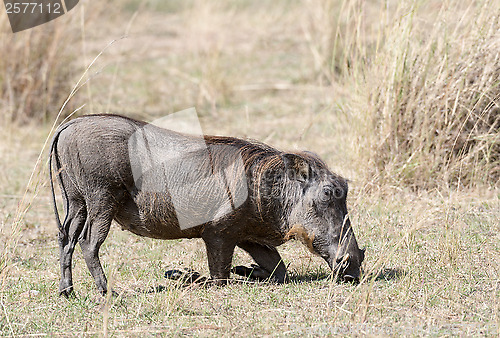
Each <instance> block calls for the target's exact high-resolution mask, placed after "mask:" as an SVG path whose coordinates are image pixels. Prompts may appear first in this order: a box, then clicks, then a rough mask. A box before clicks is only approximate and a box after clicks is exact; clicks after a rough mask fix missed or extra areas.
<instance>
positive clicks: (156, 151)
mask: <svg viewBox="0 0 500 338" xmlns="http://www.w3.org/2000/svg"><path fill="white" fill-rule="evenodd" d="M49 166H50V170H49V171H50V181H51V184H52V195H53V199H54V201H53V202H54V210H55V214H56V221H57V223H58V227H59V235H58V239H59V246H60V267H61V281H60V286H59V291H60V293H61V294H62V295H65V296H68V295H70V294H71V293H72V292H73V281H72V272H71V262H72V255H73V250H74V248H75V245H76V243H77V242H78V243H79V244H80V247H81V248H82V253H83V256H84V258H85V262H86V263H87V267H88V269H89V270H90V273H91V274H92V276H93V277H94V280H95V284H96V286H97V289H98V291H99V292H101V293H106V292H107V281H106V276H105V274H104V271H103V269H102V266H101V263H100V261H99V248H100V246H101V245H102V243H103V242H104V240H105V239H106V236H107V235H108V232H109V229H110V225H111V221H112V220H115V221H116V222H117V223H118V224H119V225H120V226H121V227H122V228H123V229H126V230H129V231H131V232H133V233H135V234H137V235H139V236H146V237H152V238H159V239H178V238H202V239H203V241H204V242H205V245H206V250H207V256H208V266H209V269H210V276H211V279H212V280H213V281H214V283H217V284H223V283H224V282H225V281H227V279H228V278H229V276H230V272H231V262H232V257H233V252H234V249H235V247H236V246H238V247H240V248H241V249H243V250H245V251H246V252H248V253H249V254H250V256H251V257H252V258H253V259H254V260H255V262H256V263H257V265H258V266H257V267H256V268H255V269H254V271H255V275H256V276H260V277H261V278H262V277H266V278H270V279H272V280H274V281H276V282H278V283H283V282H285V281H287V279H288V274H287V270H286V267H285V264H284V263H283V261H282V259H281V257H280V254H279V253H278V251H277V250H276V247H277V246H279V245H281V244H283V243H284V242H285V241H287V240H288V239H290V238H297V239H300V240H302V241H303V242H304V243H305V244H306V245H307V246H308V248H309V249H310V250H311V251H312V252H313V253H315V254H317V255H319V256H321V257H323V258H324V259H325V260H326V262H327V263H328V265H329V266H330V268H331V269H332V270H333V271H334V272H335V273H338V275H339V276H341V278H343V280H345V281H357V280H358V278H359V275H360V266H361V263H362V261H363V258H364V250H360V249H359V248H358V244H357V242H356V238H355V236H354V233H353V231H352V228H351V224H350V221H349V217H348V213H347V207H346V196H347V183H346V181H345V180H344V179H343V178H342V177H340V176H339V175H336V174H334V173H332V172H331V171H330V170H328V168H327V166H326V164H325V163H324V162H323V161H322V160H320V159H319V158H318V156H316V155H315V154H313V153H310V152H293V153H292V152H288V153H287V152H281V151H278V150H276V149H274V148H272V147H270V146H268V145H265V144H263V143H259V142H256V141H247V140H242V139H238V138H232V137H220V136H193V135H187V134H181V133H177V132H174V131H171V130H167V129H163V128H159V127H156V126H153V125H150V124H147V123H145V122H141V121H136V120H133V119H130V118H126V117H123V116H118V115H108V114H103V115H86V116H82V117H79V118H76V119H74V120H72V121H70V122H68V123H66V124H64V125H62V126H60V127H59V128H58V130H57V131H56V133H55V135H54V137H53V140H52V144H51V155H50V160H49ZM52 170H53V171H54V173H55V175H56V176H57V178H58V182H59V186H60V188H61V193H62V197H63V200H64V208H65V217H64V220H63V222H61V221H60V219H59V215H58V211H57V206H56V199H55V195H54V186H53V179H52ZM248 269H250V268H248ZM243 270H245V269H243ZM233 272H236V273H238V274H246V273H247V272H248V271H241V267H239V269H236V270H233ZM250 277H251V276H250ZM256 278H257V277H256Z"/></svg>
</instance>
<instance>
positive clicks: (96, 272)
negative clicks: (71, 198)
mask: <svg viewBox="0 0 500 338" xmlns="http://www.w3.org/2000/svg"><path fill="white" fill-rule="evenodd" d="M88 213H89V215H88V217H87V221H86V223H85V227H84V230H83V232H82V235H81V236H80V239H79V243H80V246H81V248H82V253H83V257H84V258H85V263H87V267H88V269H89V270H90V273H91V274H92V277H94V281H95V284H96V287H97V291H98V292H99V293H101V294H103V295H104V294H106V292H107V291H108V281H107V279H106V275H105V274H104V270H103V269H102V265H101V262H100V260H99V248H100V247H101V245H102V243H104V240H105V239H106V237H107V236H108V233H109V228H110V227H111V221H112V219H113V214H114V208H113V205H112V203H110V202H109V201H102V200H101V201H100V203H99V206H92V207H91V206H88Z"/></svg>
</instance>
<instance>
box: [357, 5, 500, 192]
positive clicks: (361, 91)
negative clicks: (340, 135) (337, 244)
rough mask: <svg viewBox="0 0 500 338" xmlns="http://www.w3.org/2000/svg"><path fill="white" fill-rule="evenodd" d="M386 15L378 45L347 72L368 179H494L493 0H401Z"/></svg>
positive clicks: (499, 106) (498, 112)
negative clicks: (354, 90) (354, 96)
mask: <svg viewBox="0 0 500 338" xmlns="http://www.w3.org/2000/svg"><path fill="white" fill-rule="evenodd" d="M435 13H437V14H435ZM389 15H390V16H391V19H390V20H388V24H387V25H386V26H385V27H381V28H382V30H381V31H380V34H379V37H380V40H379V43H377V44H376V45H379V44H380V47H379V48H378V49H376V50H375V51H374V53H373V55H372V56H371V58H370V60H369V62H360V63H359V64H358V65H357V66H358V67H361V69H357V72H356V74H355V75H356V76H354V77H353V78H354V80H355V81H358V83H357V84H356V87H357V88H358V98H359V99H360V100H359V101H358V103H359V104H360V105H358V106H357V109H355V110H354V112H353V114H354V121H355V123H356V124H357V127H356V128H358V133H359V134H358V140H359V147H358V154H359V159H360V161H361V163H362V165H363V166H365V168H366V172H365V174H366V175H367V177H368V179H369V180H370V181H371V182H372V183H375V184H380V183H383V184H389V185H395V186H411V187H414V188H434V187H451V186H453V187H457V186H458V187H459V186H477V185H484V184H486V185H495V184H498V180H499V179H500V21H499V20H500V3H499V2H498V1H465V2H444V3H441V2H439V3H437V2H413V1H406V2H403V4H401V5H400V6H399V7H398V8H397V9H396V10H395V11H394V13H392V14H391V13H389ZM360 43H363V41H360ZM361 48H362V47H360V49H361ZM364 61H366V60H364ZM354 67H356V66H354Z"/></svg>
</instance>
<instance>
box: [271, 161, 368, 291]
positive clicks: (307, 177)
mask: <svg viewBox="0 0 500 338" xmlns="http://www.w3.org/2000/svg"><path fill="white" fill-rule="evenodd" d="M282 157H283V160H284V163H285V168H286V175H285V176H286V177H285V178H284V181H285V185H283V189H282V193H281V196H282V198H283V203H284V204H285V205H288V208H287V207H285V209H288V212H287V215H286V216H285V217H286V218H288V219H287V223H288V224H289V225H290V226H291V229H290V231H289V232H288V234H287V237H296V238H298V239H300V240H302V241H303V242H304V243H305V244H306V245H307V246H308V248H309V250H311V251H312V252H313V253H315V254H317V255H319V256H321V257H323V258H324V259H325V260H326V262H327V263H328V265H329V266H330V268H331V269H332V270H333V272H334V273H335V274H337V273H338V275H339V277H340V278H342V279H343V280H344V281H347V282H357V281H359V276H360V268H361V263H362V262H363V259H364V249H363V250H360V249H359V247H358V243H357V242H356V237H355V236H354V232H353V230H352V227H351V222H350V220H349V214H348V212H347V205H346V197H347V182H346V180H345V179H343V178H342V177H340V176H338V175H336V174H334V173H332V172H331V171H330V170H329V169H328V168H327V166H326V164H325V163H324V162H323V161H321V160H320V159H319V158H318V157H317V156H316V155H314V154H312V153H309V152H306V153H300V154H285V155H283V156H282Z"/></svg>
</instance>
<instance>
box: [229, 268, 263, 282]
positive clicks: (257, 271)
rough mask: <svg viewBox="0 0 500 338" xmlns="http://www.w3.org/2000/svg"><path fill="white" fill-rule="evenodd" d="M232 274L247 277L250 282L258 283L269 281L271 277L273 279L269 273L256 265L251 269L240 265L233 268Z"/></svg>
mask: <svg viewBox="0 0 500 338" xmlns="http://www.w3.org/2000/svg"><path fill="white" fill-rule="evenodd" d="M231 272H232V273H234V274H237V275H240V276H243V277H246V278H248V279H250V280H256V281H264V280H267V279H269V277H271V274H270V273H269V271H267V270H265V269H264V268H262V267H260V266H258V265H256V264H252V267H251V268H249V267H246V266H243V265H238V266H235V267H233V268H232V269H231Z"/></svg>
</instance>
